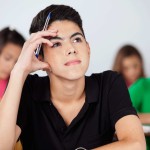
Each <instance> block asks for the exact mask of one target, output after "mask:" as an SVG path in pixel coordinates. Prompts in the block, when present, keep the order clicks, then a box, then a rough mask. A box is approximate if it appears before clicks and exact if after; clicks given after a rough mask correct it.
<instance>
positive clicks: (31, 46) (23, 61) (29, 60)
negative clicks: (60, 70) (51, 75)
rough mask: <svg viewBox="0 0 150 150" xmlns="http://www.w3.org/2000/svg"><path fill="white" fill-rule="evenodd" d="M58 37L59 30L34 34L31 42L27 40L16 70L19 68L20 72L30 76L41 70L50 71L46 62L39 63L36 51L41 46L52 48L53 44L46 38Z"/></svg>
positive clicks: (30, 39)
mask: <svg viewBox="0 0 150 150" xmlns="http://www.w3.org/2000/svg"><path fill="white" fill-rule="evenodd" d="M56 35H57V30H55V29H54V30H46V31H39V32H37V33H32V34H31V37H30V38H29V40H27V41H26V42H25V44H24V46H23V49H22V52H21V54H20V56H19V58H18V61H17V63H16V65H15V67H14V68H17V69H18V68H19V72H20V71H22V73H25V74H26V75H28V74H29V73H31V72H33V71H37V70H40V69H43V70H47V69H50V66H49V64H48V63H46V62H42V61H39V60H38V59H37V58H36V56H35V54H34V51H35V50H36V48H37V47H38V45H39V44H48V45H49V46H52V45H53V44H52V42H50V41H49V40H48V39H46V38H44V37H51V36H52V37H53V36H56Z"/></svg>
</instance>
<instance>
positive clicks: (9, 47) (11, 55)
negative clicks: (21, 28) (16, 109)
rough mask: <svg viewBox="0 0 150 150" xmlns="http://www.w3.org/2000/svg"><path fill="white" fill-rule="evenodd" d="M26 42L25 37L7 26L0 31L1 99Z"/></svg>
mask: <svg viewBox="0 0 150 150" xmlns="http://www.w3.org/2000/svg"><path fill="white" fill-rule="evenodd" d="M24 42H25V39H24V38H23V36H22V35H21V34H20V33H18V32H17V31H16V30H11V29H10V28H9V27H6V28H4V29H2V30H1V31H0V100H1V98H2V96H3V94H4V92H5V89H6V87H7V83H8V80H9V76H10V72H11V70H12V69H13V67H14V65H15V63H16V62H17V59H18V57H19V55H20V52H21V49H22V46H23V44H24Z"/></svg>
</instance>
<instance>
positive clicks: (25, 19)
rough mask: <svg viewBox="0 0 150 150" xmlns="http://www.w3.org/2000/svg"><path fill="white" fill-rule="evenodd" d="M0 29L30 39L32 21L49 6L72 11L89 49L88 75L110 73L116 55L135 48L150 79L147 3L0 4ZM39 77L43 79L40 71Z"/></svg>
mask: <svg viewBox="0 0 150 150" xmlns="http://www.w3.org/2000/svg"><path fill="white" fill-rule="evenodd" d="M0 2H1V3H0V4H1V7H0V29H2V28H4V27H5V26H11V27H12V28H15V29H17V30H18V31H19V32H20V33H22V34H23V35H24V36H25V38H27V39H28V38H29V27H30V24H31V21H32V19H33V17H34V16H35V15H36V14H37V13H38V12H39V11H40V10H41V9H43V8H45V7H46V6H48V5H51V4H66V5H70V6H72V7H73V8H75V9H76V10H77V11H78V12H79V13H80V15H81V18H82V20H83V28H84V30H85V35H86V38H87V41H88V42H89V44H90V47H91V63H90V66H89V69H88V71H87V75H90V74H91V73H92V72H102V71H104V70H109V69H112V65H113V62H114V59H115V56H116V53H117V51H118V49H119V48H120V47H122V46H123V45H125V44H132V45H134V46H136V47H137V48H138V49H139V51H140V52H141V54H142V56H143V59H144V66H145V71H146V75H147V76H150V69H149V68H150V29H149V28H150V19H149V16H150V0H92V1H91V0H75V1H71V0H24V1H20V0H13V1H12V0H5V1H2V0H0ZM38 73H39V74H40V75H45V73H43V72H42V71H39V72H38Z"/></svg>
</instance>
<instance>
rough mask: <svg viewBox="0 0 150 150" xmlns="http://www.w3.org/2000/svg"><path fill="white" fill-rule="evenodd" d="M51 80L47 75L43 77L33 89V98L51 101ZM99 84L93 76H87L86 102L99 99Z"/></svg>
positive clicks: (39, 100) (40, 100)
mask: <svg viewBox="0 0 150 150" xmlns="http://www.w3.org/2000/svg"><path fill="white" fill-rule="evenodd" d="M49 83H50V80H49V77H48V76H46V77H44V78H43V79H42V82H39V84H38V85H36V86H37V87H35V89H36V90H35V91H33V99H34V100H35V101H38V102H50V101H51V100H50V85H49ZM41 87H42V88H41ZM98 91H99V86H98V82H97V80H96V79H95V78H93V76H91V77H88V76H85V94H86V102H88V103H94V102H97V100H98V93H99V92H98Z"/></svg>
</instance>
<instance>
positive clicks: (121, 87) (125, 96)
mask: <svg viewBox="0 0 150 150" xmlns="http://www.w3.org/2000/svg"><path fill="white" fill-rule="evenodd" d="M108 102H109V111H110V112H109V113H110V119H111V123H112V126H113V127H115V124H116V122H117V121H118V120H119V119H120V118H122V117H124V116H126V115H137V113H136V110H135V109H134V107H133V106H132V103H131V100H130V96H129V92H128V89H127V86H126V84H125V82H124V80H123V78H122V76H121V75H120V74H117V73H116V74H115V75H114V76H113V80H112V84H111V86H110V90H109V94H108Z"/></svg>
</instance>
